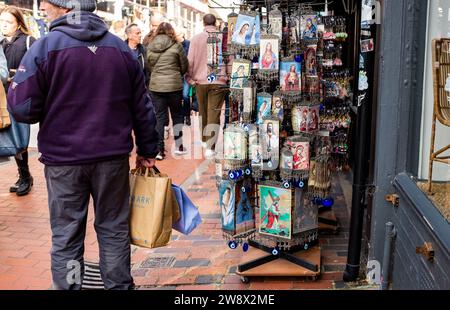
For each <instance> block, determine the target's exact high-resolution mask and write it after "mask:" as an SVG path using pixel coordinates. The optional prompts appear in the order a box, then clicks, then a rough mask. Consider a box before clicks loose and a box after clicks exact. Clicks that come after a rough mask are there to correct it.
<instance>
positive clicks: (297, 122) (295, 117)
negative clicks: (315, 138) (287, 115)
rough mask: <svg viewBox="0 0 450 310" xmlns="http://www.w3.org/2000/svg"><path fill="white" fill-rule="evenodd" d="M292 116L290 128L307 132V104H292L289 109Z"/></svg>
mask: <svg viewBox="0 0 450 310" xmlns="http://www.w3.org/2000/svg"><path fill="white" fill-rule="evenodd" d="M291 116H292V120H291V122H292V129H294V132H307V131H308V107H307V106H294V107H293V108H292V111H291Z"/></svg>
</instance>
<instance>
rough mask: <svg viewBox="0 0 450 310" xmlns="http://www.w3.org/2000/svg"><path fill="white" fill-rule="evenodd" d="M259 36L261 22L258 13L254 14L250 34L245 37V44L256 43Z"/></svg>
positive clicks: (258, 40)
mask: <svg viewBox="0 0 450 310" xmlns="http://www.w3.org/2000/svg"><path fill="white" fill-rule="evenodd" d="M260 38H261V22H260V18H259V15H256V17H255V22H254V24H253V27H252V31H251V33H250V36H249V37H247V38H246V44H250V45H258V44H259V42H260Z"/></svg>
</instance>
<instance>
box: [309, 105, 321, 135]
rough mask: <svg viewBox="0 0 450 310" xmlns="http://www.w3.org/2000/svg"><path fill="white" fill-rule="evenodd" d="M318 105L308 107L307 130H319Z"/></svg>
mask: <svg viewBox="0 0 450 310" xmlns="http://www.w3.org/2000/svg"><path fill="white" fill-rule="evenodd" d="M319 111H320V107H319V106H318V105H317V106H310V107H309V108H308V128H307V131H308V132H317V131H319V113H320V112H319Z"/></svg>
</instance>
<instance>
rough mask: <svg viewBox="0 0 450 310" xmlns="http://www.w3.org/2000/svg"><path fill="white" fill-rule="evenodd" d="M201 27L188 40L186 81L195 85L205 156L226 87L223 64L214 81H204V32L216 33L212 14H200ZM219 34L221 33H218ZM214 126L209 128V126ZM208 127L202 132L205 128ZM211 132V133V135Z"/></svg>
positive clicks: (212, 148)
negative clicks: (188, 65) (199, 30)
mask: <svg viewBox="0 0 450 310" xmlns="http://www.w3.org/2000/svg"><path fill="white" fill-rule="evenodd" d="M203 25H204V26H205V28H204V30H203V32H202V33H199V34H197V35H196V36H194V37H193V38H192V39H191V45H190V48H189V55H188V60H189V64H191V65H190V67H189V71H188V75H187V80H188V82H189V83H190V84H191V85H193V86H195V90H196V94H197V100H198V109H199V112H200V124H201V125H200V130H201V136H202V146H203V147H204V148H206V152H205V156H206V157H207V158H208V157H212V156H214V154H215V147H216V142H217V138H218V133H219V126H220V113H221V110H222V106H223V103H224V100H225V95H226V93H227V90H226V88H225V85H226V83H227V80H228V78H227V76H226V67H225V66H224V65H222V66H221V67H220V68H219V69H220V72H219V74H218V75H217V78H216V79H215V81H212V82H208V75H209V70H208V60H207V59H208V50H207V48H208V47H207V46H208V44H207V40H208V37H209V34H208V33H217V32H218V30H217V28H216V17H215V16H214V15H212V14H206V15H205V16H204V17H203ZM218 36H219V37H221V35H220V34H219V35H218ZM212 126H214V127H213V128H211V127H212ZM206 127H209V129H207V130H206V131H207V132H208V134H207V133H206V132H205V128H206ZM211 133H212V136H211Z"/></svg>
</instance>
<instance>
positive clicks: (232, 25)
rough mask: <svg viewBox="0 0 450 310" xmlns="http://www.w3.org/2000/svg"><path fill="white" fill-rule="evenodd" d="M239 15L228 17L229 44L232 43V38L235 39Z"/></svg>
mask: <svg viewBox="0 0 450 310" xmlns="http://www.w3.org/2000/svg"><path fill="white" fill-rule="evenodd" d="M237 18H238V15H237V14H236V15H232V16H229V17H228V40H227V42H231V38H232V37H233V33H234V29H236V22H237Z"/></svg>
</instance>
